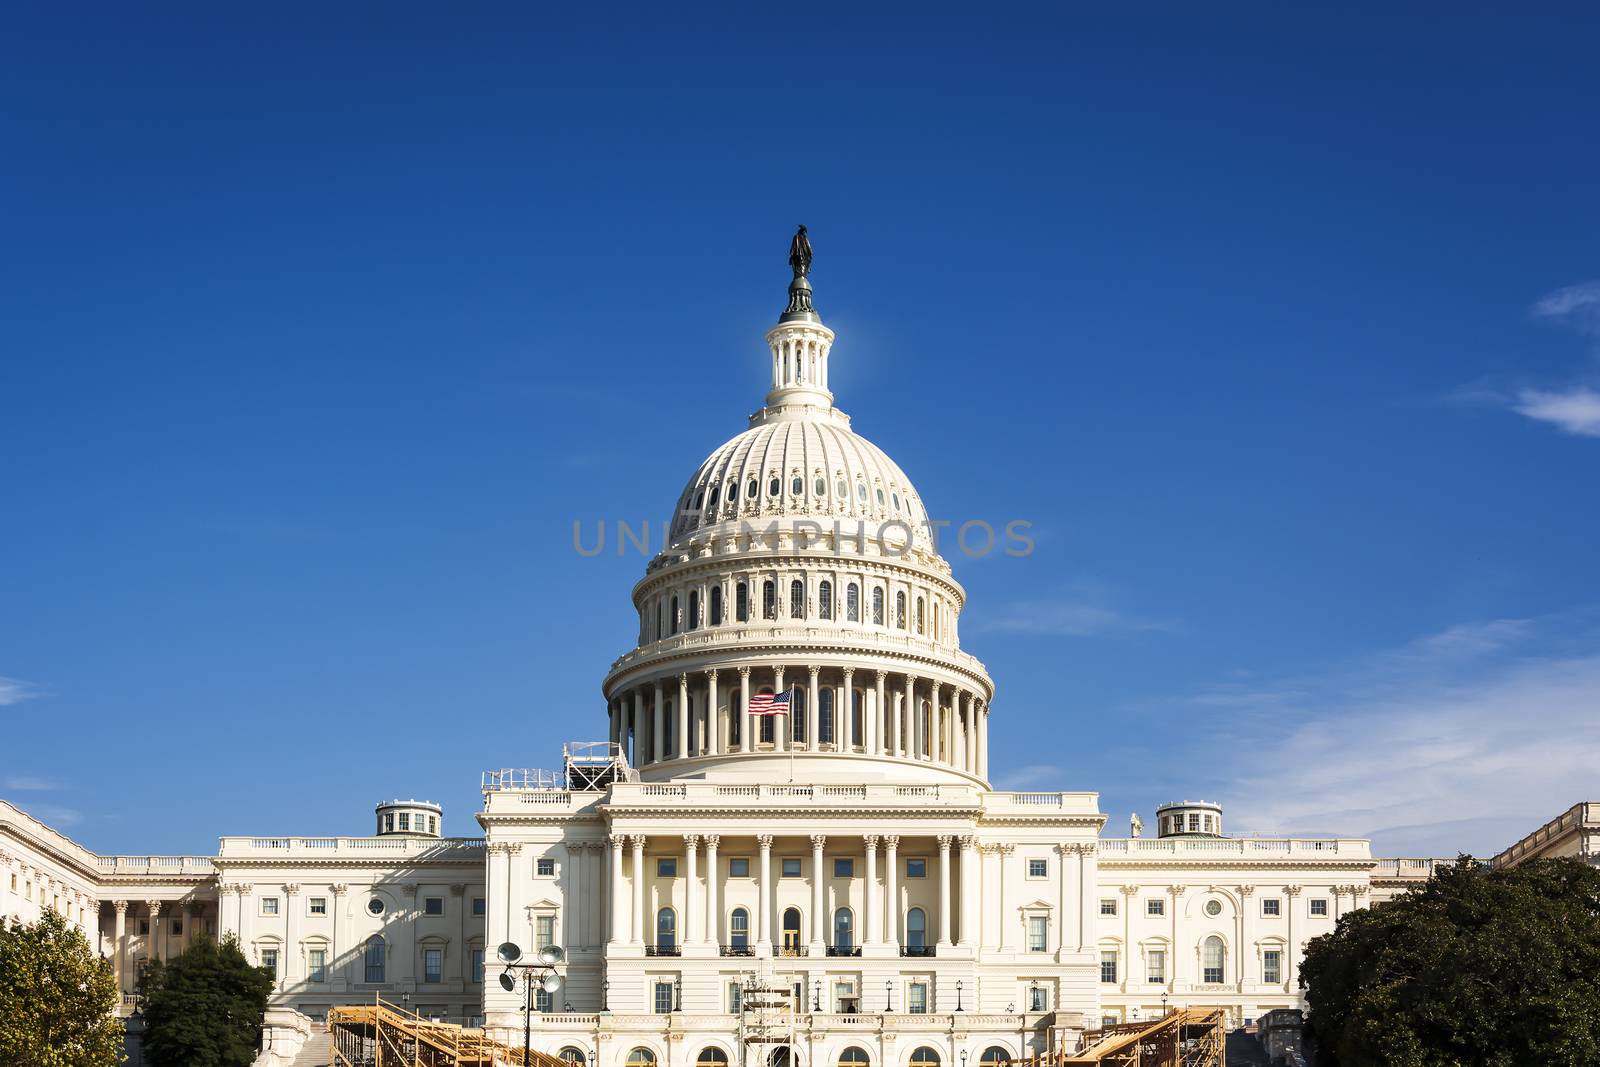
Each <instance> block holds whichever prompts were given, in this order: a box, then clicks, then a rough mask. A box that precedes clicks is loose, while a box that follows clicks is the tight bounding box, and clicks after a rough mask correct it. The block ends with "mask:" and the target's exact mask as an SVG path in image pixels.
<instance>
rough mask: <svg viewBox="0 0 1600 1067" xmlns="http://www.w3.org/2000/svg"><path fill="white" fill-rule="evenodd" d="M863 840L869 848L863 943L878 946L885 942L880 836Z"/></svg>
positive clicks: (864, 900)
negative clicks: (881, 915) (881, 914)
mask: <svg viewBox="0 0 1600 1067" xmlns="http://www.w3.org/2000/svg"><path fill="white" fill-rule="evenodd" d="M861 840H862V843H863V844H865V845H866V848H867V867H866V881H865V883H864V884H863V886H862V893H861V911H862V915H861V941H862V943H863V944H867V945H876V944H879V943H881V942H882V941H883V931H882V930H881V929H879V925H878V912H879V911H881V910H882V907H881V902H880V901H879V898H878V835H877V834H867V835H866V836H865V837H863V838H862V839H861Z"/></svg>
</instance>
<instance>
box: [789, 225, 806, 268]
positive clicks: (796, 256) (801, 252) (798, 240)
mask: <svg viewBox="0 0 1600 1067" xmlns="http://www.w3.org/2000/svg"><path fill="white" fill-rule="evenodd" d="M789 266H790V267H792V268H793V269H794V276H795V277H796V278H803V277H805V276H806V275H807V274H810V273H811V241H810V240H809V239H808V238H807V237H806V228H805V227H804V226H801V227H800V229H798V230H796V231H795V235H794V240H792V241H790V242H789Z"/></svg>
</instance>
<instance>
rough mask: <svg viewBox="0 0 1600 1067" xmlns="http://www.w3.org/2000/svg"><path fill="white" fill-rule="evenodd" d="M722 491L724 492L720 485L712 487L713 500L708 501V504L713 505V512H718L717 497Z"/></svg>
mask: <svg viewBox="0 0 1600 1067" xmlns="http://www.w3.org/2000/svg"><path fill="white" fill-rule="evenodd" d="M721 491H722V486H720V485H713V486H712V487H711V499H710V500H708V501H707V503H708V504H710V505H711V510H712V511H715V510H717V495H718V494H719V493H720V492H721Z"/></svg>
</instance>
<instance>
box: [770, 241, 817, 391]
mask: <svg viewBox="0 0 1600 1067" xmlns="http://www.w3.org/2000/svg"><path fill="white" fill-rule="evenodd" d="M789 267H790V269H791V270H793V271H794V278H793V280H791V281H790V282H789V306H788V307H787V308H785V309H784V312H783V314H782V315H780V316H778V325H776V326H774V327H773V328H772V329H771V330H769V331H768V332H767V345H768V346H769V347H770V348H771V349H772V391H771V392H770V393H768V394H767V407H768V408H783V407H807V406H810V407H820V408H831V407H832V406H833V394H832V393H830V392H829V391H828V353H829V351H830V350H831V349H832V348H833V331H832V330H830V329H828V328H827V327H826V326H824V325H823V324H822V319H821V317H820V316H818V315H817V312H816V309H815V308H813V307H812V306H811V282H810V281H809V280H807V277H806V276H807V275H808V274H810V273H811V241H810V239H809V238H807V237H806V228H805V227H804V226H802V227H800V229H799V230H797V231H796V232H795V235H794V240H792V241H790V242H789Z"/></svg>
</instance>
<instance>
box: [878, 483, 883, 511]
mask: <svg viewBox="0 0 1600 1067" xmlns="http://www.w3.org/2000/svg"><path fill="white" fill-rule="evenodd" d="M878 506H879V507H880V508H881V507H883V488H882V487H881V486H880V487H879V489H878Z"/></svg>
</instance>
